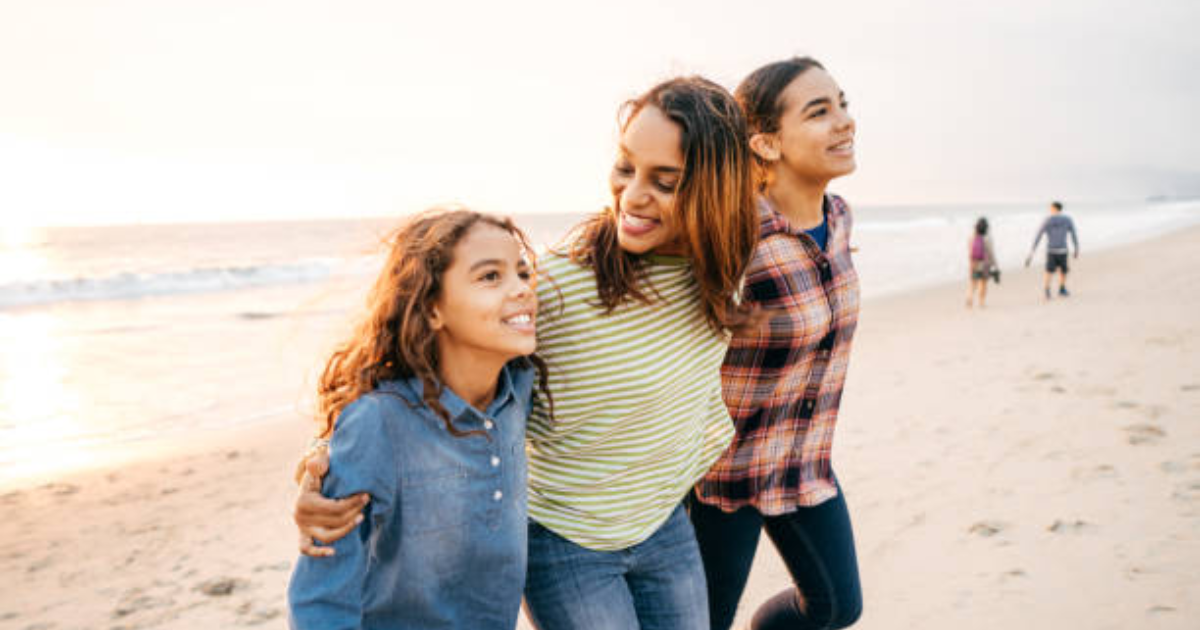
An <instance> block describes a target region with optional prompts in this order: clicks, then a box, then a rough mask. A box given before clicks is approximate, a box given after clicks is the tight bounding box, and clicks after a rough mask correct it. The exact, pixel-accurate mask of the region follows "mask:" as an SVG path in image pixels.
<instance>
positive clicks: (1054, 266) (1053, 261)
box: [1046, 254, 1070, 273]
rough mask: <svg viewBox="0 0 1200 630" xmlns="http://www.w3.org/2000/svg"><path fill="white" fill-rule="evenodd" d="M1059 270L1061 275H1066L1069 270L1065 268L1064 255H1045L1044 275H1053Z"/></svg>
mask: <svg viewBox="0 0 1200 630" xmlns="http://www.w3.org/2000/svg"><path fill="white" fill-rule="evenodd" d="M1059 269H1061V270H1062V272H1063V273H1067V272H1068V271H1070V269H1068V268H1067V255H1066V254H1046V273H1054V272H1055V271H1058V270H1059Z"/></svg>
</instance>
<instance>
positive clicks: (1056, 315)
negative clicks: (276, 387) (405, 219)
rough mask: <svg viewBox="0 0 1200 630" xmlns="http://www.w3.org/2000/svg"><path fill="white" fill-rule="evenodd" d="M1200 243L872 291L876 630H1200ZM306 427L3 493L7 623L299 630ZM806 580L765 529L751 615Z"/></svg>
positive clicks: (254, 431) (867, 452)
mask: <svg viewBox="0 0 1200 630" xmlns="http://www.w3.org/2000/svg"><path fill="white" fill-rule="evenodd" d="M1197 251H1200V229H1190V230H1187V231H1184V232H1180V233H1176V234H1172V235H1168V236H1165V237H1161V238H1158V239H1156V240H1153V241H1149V242H1144V243H1139V244H1136V245H1131V246H1128V247H1124V248H1121V249H1115V250H1110V251H1104V252H1097V253H1095V254H1091V253H1089V252H1085V256H1084V257H1083V258H1082V259H1080V260H1073V261H1072V265H1073V266H1074V270H1075V273H1074V274H1073V276H1072V280H1071V289H1072V291H1073V293H1074V295H1073V296H1072V297H1071V298H1069V299H1065V300H1063V299H1054V300H1051V301H1049V302H1046V301H1044V300H1043V299H1042V298H1041V271H1040V270H1039V269H1037V268H1036V266H1037V265H1036V264H1035V268H1033V269H1027V270H1020V271H1016V270H1014V271H1009V272H1007V273H1006V274H1005V277H1004V279H1003V280H1004V282H1003V284H1002V285H1000V286H999V287H996V286H994V285H993V287H992V292H991V294H990V295H989V303H988V307H987V309H984V310H980V309H973V310H968V309H966V308H964V306H963V302H964V298H965V293H966V282H965V281H964V282H962V283H955V284H953V285H944V286H939V287H934V288H931V289H926V290H921V291H919V292H914V293H907V294H901V295H895V296H889V297H884V298H879V299H875V300H869V301H867V302H866V303H865V306H864V309H863V313H862V319H861V325H860V328H859V336H858V339H857V342H856V346H855V349H854V356H853V359H852V367H851V370H850V380H849V383H848V384H847V389H846V392H847V393H846V397H845V400H844V406H843V412H842V419H841V422H840V425H839V435H838V440H837V442H836V453H835V457H834V461H835V464H836V467H837V471H838V475H839V477H840V479H841V482H842V485H843V487H844V488H845V490H846V493H847V500H848V502H849V505H850V509H851V515H852V518H853V520H854V525H855V534H856V538H857V542H858V551H859V562H860V565H861V572H862V580H863V586H864V600H865V612H864V616H863V618H862V620H861V621H860V623H859V624H858V625H856V626H855V627H856V628H864V629H874V628H918V627H919V628H947V629H949V628H964V627H968V628H1008V627H1012V626H1014V625H1018V624H1019V625H1020V626H1021V627H1023V628H1028V629H1037V628H1047V629H1049V628H1054V629H1064V628H1089V629H1092V628H1096V629H1101V628H1131V627H1132V628H1195V627H1197V625H1200V265H1197V261H1198V260H1200V258H1198V256H1200V255H1198V254H1197V253H1196V252H1197ZM265 325H266V324H265ZM242 354H243V355H244V354H246V353H245V352H243V353H242ZM297 354H302V353H298V352H291V353H289V356H296V355H297ZM302 370H303V368H302V367H300V368H297V371H298V372H299V371H302ZM292 380H295V379H290V377H289V381H288V382H289V383H290V382H291V381H292ZM282 389H285V390H286V389H288V388H282ZM269 393H270V394H271V395H277V396H278V395H281V394H280V393H279V392H269ZM289 402H290V401H288V400H281V401H280V405H282V406H286V405H287V404H288V403H289ZM308 431H309V425H308V423H307V422H306V421H305V420H304V419H302V418H299V417H293V418H283V419H280V420H275V421H271V422H269V423H260V424H258V425H256V426H254V427H253V428H248V429H239V430H237V431H236V432H233V431H222V432H215V431H214V432H208V433H204V434H201V435H199V436H198V437H191V438H189V439H187V440H186V441H183V442H180V441H176V442H174V443H172V445H171V446H169V447H163V448H159V449H155V450H153V451H152V453H153V454H150V451H148V452H147V454H145V455H142V456H140V457H139V458H135V459H134V460H133V461H130V462H126V463H122V464H119V465H115V466H110V467H108V468H101V469H93V470H88V471H85V472H78V473H73V474H70V475H64V476H60V477H58V478H54V479H45V480H39V481H38V482H36V483H33V484H29V485H25V486H21V487H16V488H13V489H10V490H7V491H5V492H4V493H3V494H0V506H2V508H3V510H4V514H5V516H6V518H4V519H3V521H2V522H0V575H3V576H5V577H4V583H5V588H4V590H3V593H2V594H0V628H5V629H9V628H11V629H14V630H17V629H21V630H65V629H74V628H107V629H112V630H116V629H133V628H155V629H194V628H229V627H240V626H258V627H262V628H284V627H286V621H285V619H286V611H285V602H284V589H285V586H286V583H287V579H288V575H289V572H290V567H291V565H292V563H293V561H294V559H295V554H296V551H295V549H296V544H295V542H296V541H295V535H294V533H293V532H294V528H293V526H292V525H291V521H290V518H291V516H290V512H291V502H292V495H293V492H294V489H293V485H292V482H291V478H290V477H291V474H290V473H291V468H292V466H293V464H294V461H295V458H296V456H297V454H298V452H299V451H300V450H301V448H302V444H303V442H304V439H305V436H306V435H307V433H308ZM787 583H788V580H787V578H786V572H785V571H784V570H783V569H782V565H781V564H780V562H779V561H778V558H777V557H776V556H775V552H774V550H773V548H772V547H771V546H770V544H769V542H766V541H765V539H764V543H763V544H762V546H761V547H760V549H759V557H758V560H757V562H756V566H755V571H754V573H753V575H752V577H751V583H750V586H749V588H748V591H747V594H746V597H745V598H744V600H743V610H742V613H741V620H742V622H744V621H746V620H747V619H748V616H749V614H750V613H751V612H752V610H753V607H754V606H755V605H757V604H758V603H759V602H762V601H764V600H765V599H767V598H768V597H770V596H771V595H773V594H774V593H775V592H776V590H778V589H780V588H783V587H785V586H786V585H787ZM522 623H523V624H524V622H522ZM522 627H527V626H525V625H522Z"/></svg>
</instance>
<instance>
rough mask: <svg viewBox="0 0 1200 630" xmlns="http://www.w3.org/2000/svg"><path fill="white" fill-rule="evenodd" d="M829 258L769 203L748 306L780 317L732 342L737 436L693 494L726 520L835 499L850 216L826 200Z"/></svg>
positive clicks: (728, 378) (848, 316) (850, 313)
mask: <svg viewBox="0 0 1200 630" xmlns="http://www.w3.org/2000/svg"><path fill="white" fill-rule="evenodd" d="M825 216H826V220H827V221H828V229H829V240H828V243H827V247H826V250H825V251H821V249H820V248H819V247H818V246H817V244H816V243H815V242H814V241H813V239H812V238H811V237H810V236H808V235H807V234H805V233H804V230H798V229H794V228H792V227H791V226H790V225H789V224H788V221H787V219H786V218H785V217H784V216H783V215H782V214H780V213H779V212H778V211H776V210H775V209H774V208H773V207H772V206H771V205H770V203H768V202H767V201H766V200H765V199H760V201H759V217H760V219H761V232H760V235H761V241H760V242H759V245H758V248H757V249H756V250H755V252H754V259H753V261H752V262H751V264H750V268H749V269H748V270H747V273H746V288H747V300H749V301H751V302H755V303H757V304H759V305H761V307H762V308H764V309H767V310H769V311H776V312H775V314H774V315H773V316H772V317H771V318H770V324H769V325H763V326H762V327H761V328H760V329H759V330H757V331H754V332H751V333H744V334H739V335H737V336H735V337H734V338H733V341H732V343H731V344H730V347H729V351H728V353H727V354H726V355H725V363H724V365H723V366H722V368H721V382H722V388H723V394H724V398H725V404H726V405H728V407H729V412H730V415H732V416H733V420H734V423H735V425H736V426H737V437H735V438H734V441H733V444H732V445H731V446H730V447H729V449H728V450H727V451H726V452H725V453H724V454H723V455H722V456H721V458H720V459H719V460H717V463H716V464H714V465H713V467H712V469H710V470H709V472H708V474H707V475H705V477H704V478H703V479H701V480H700V482H699V483H698V484H697V485H696V495H697V497H698V498H699V499H700V500H701V501H703V502H705V503H708V504H711V505H714V506H717V507H719V508H721V509H722V510H725V511H733V510H736V509H738V508H741V507H744V506H746V505H752V506H754V507H755V508H757V509H758V511H759V512H761V513H762V514H765V515H769V516H775V515H779V514H784V513H787V512H792V511H794V510H795V509H796V508H797V507H806V506H813V505H817V504H820V503H821V502H823V501H825V500H827V499H830V498H833V497H834V496H837V486H836V485H835V484H834V481H833V472H832V469H831V467H830V451H831V448H832V443H833V431H834V424H835V423H836V422H837V414H838V405H839V404H840V402H841V399H842V386H843V384H844V383H845V380H846V368H847V366H848V364H849V359H850V343H851V340H852V339H853V337H854V329H855V326H856V324H857V322H858V304H859V297H858V275H857V274H856V273H855V272H854V264H853V262H852V261H851V259H850V227H851V222H852V221H851V215H850V208H849V206H847V205H846V202H845V201H843V200H842V198H841V197H837V196H834V195H829V196H827V197H826V198H825Z"/></svg>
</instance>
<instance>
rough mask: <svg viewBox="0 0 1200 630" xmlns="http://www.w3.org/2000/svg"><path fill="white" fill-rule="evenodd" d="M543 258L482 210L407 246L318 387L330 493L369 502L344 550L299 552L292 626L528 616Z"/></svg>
mask: <svg viewBox="0 0 1200 630" xmlns="http://www.w3.org/2000/svg"><path fill="white" fill-rule="evenodd" d="M529 252H530V249H529V247H528V244H527V242H526V240H525V237H524V235H523V234H522V233H521V232H520V231H519V230H518V229H517V228H516V227H515V226H514V225H513V224H512V223H511V222H510V221H508V220H501V219H498V218H495V217H491V216H488V215H484V214H480V213H477V212H471V211H468V210H452V211H434V212H430V213H426V214H423V215H420V216H418V217H416V218H414V219H413V220H411V221H410V222H408V223H406V225H405V226H404V227H403V228H401V229H400V230H399V232H398V233H397V235H396V236H395V238H394V239H393V240H392V249H391V253H390V255H389V257H388V260H387V263H386V266H385V268H384V271H383V273H382V274H381V275H380V276H379V279H378V280H377V281H376V283H375V286H374V288H373V290H372V291H371V294H370V297H369V299H368V308H367V312H366V316H365V317H364V318H363V321H362V323H361V324H360V325H359V327H358V329H357V330H356V332H355V334H354V336H353V337H352V338H351V339H350V341H348V342H346V343H345V344H343V345H342V346H341V347H340V348H339V349H338V350H337V351H336V352H334V353H333V356H332V357H331V358H330V360H329V362H328V364H327V365H326V367H325V371H324V373H323V374H322V376H321V379H320V386H319V411H320V417H321V420H322V422H323V429H324V432H323V433H324V435H326V436H329V435H332V438H331V442H330V445H329V456H330V467H329V474H328V476H327V477H326V478H325V485H324V491H325V494H326V495H327V496H330V497H337V496H347V495H350V494H355V493H366V494H367V495H369V497H370V499H369V504H368V506H367V508H366V510H365V513H364V518H363V519H362V522H361V523H360V524H359V525H357V526H356V527H357V531H356V532H355V533H354V534H352V535H349V536H346V537H344V538H342V539H341V540H338V541H337V542H336V543H334V544H333V546H332V549H331V551H335V553H331V554H330V555H329V557H322V558H313V557H308V556H302V557H301V558H300V560H299V562H298V563H297V565H296V570H295V572H294V573H293V575H292V580H291V584H290V585H289V587H288V604H289V610H290V615H289V622H290V625H291V627H292V628H301V629H307V628H314V629H315V628H320V629H321V630H340V629H343V628H345V629H351V628H364V629H369V628H390V629H401V628H422V629H432V628H473V629H481V630H487V629H491V628H496V629H501V628H503V629H505V630H511V628H512V627H513V626H514V625H515V624H516V619H517V613H518V610H519V608H520V605H521V593H522V589H523V588H524V583H525V566H526V538H527V536H526V531H527V529H526V518H527V511H526V460H525V451H524V439H525V419H526V417H527V416H528V414H529V409H530V406H531V398H532V392H533V380H534V365H535V364H536V365H538V366H540V365H541V363H540V361H539V360H538V359H537V358H536V357H534V356H533V355H532V353H533V351H534V349H535V347H536V338H535V324H534V321H535V317H536V313H537V296H536V293H535V292H534V289H533V285H532V277H533V275H532V274H533V270H532V268H531V266H530V264H531V263H530V261H529V260H528V259H527V256H528V255H529ZM542 373H543V374H544V370H542ZM335 425H336V428H337V431H334V430H333V429H334V426H335Z"/></svg>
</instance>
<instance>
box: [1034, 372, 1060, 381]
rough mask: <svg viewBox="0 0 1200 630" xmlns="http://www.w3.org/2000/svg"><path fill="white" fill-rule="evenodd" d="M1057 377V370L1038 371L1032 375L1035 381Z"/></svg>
mask: <svg viewBox="0 0 1200 630" xmlns="http://www.w3.org/2000/svg"><path fill="white" fill-rule="evenodd" d="M1056 378H1058V373H1057V372H1038V373H1037V374H1034V375H1033V380H1035V381H1051V380H1054V379H1056Z"/></svg>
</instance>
